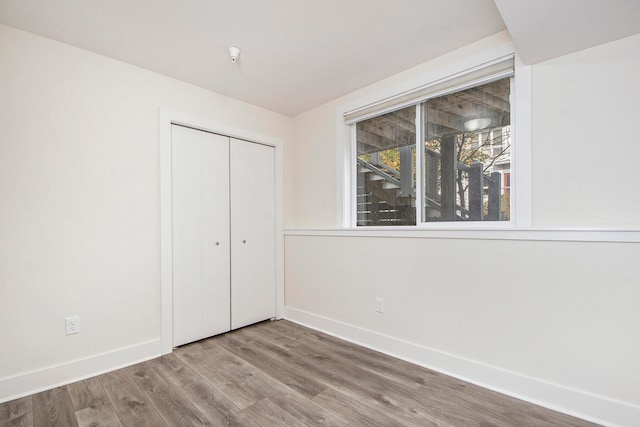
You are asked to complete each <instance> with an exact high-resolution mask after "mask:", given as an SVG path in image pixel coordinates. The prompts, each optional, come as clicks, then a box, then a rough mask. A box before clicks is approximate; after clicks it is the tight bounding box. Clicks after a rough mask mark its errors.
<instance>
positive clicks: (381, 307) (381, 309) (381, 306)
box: [376, 298, 384, 313]
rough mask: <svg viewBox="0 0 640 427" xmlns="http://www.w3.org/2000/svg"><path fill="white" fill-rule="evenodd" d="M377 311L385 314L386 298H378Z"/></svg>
mask: <svg viewBox="0 0 640 427" xmlns="http://www.w3.org/2000/svg"><path fill="white" fill-rule="evenodd" d="M376 311H377V312H378V313H384V298H376Z"/></svg>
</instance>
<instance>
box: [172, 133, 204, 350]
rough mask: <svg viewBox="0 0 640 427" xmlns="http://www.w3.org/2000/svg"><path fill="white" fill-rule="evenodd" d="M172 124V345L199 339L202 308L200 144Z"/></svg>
mask: <svg viewBox="0 0 640 427" xmlns="http://www.w3.org/2000/svg"><path fill="white" fill-rule="evenodd" d="M185 135H186V136H188V134H186V133H185V129H184V128H180V127H176V126H172V131H171V137H172V147H171V155H172V158H171V161H172V176H171V187H172V188H171V192H172V202H173V212H172V221H173V224H172V226H173V345H174V346H177V345H181V344H184V343H187V342H191V341H195V340H198V339H199V336H200V334H201V324H202V312H201V310H193V309H192V307H194V306H197V307H200V304H201V302H200V300H201V283H202V239H201V235H202V201H201V198H200V193H201V174H202V168H201V164H200V157H201V151H202V150H201V146H202V144H201V143H200V141H198V140H197V139H193V138H185Z"/></svg>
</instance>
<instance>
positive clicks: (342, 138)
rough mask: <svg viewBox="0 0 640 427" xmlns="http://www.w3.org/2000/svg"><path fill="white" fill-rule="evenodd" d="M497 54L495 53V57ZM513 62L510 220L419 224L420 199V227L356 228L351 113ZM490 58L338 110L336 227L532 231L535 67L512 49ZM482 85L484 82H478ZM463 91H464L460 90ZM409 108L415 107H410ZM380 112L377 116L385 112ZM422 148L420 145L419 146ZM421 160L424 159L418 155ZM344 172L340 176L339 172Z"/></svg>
mask: <svg viewBox="0 0 640 427" xmlns="http://www.w3.org/2000/svg"><path fill="white" fill-rule="evenodd" d="M494 54H495V53H494ZM509 55H511V56H513V58H514V74H513V76H512V77H511V95H510V98H511V130H512V136H511V137H512V138H513V145H512V149H511V177H510V179H511V193H510V194H511V206H510V210H511V215H510V220H509V221H468V222H467V221H464V222H462V221H460V222H455V221H454V222H421V221H422V206H421V205H422V200H420V199H421V198H420V199H417V200H416V218H417V221H418V222H417V225H412V226H386V227H385V226H382V227H381V226H357V225H356V216H357V213H356V200H355V198H356V189H355V186H356V168H355V161H354V159H355V158H356V144H355V138H356V136H355V125H354V124H345V122H344V116H345V114H347V113H348V112H350V111H354V110H357V109H364V108H367V107H368V106H371V105H375V104H376V103H383V102H384V100H386V99H389V98H392V97H394V96H397V95H399V94H402V93H406V92H410V91H412V90H416V89H418V88H420V87H421V86H425V85H429V84H430V83H432V82H435V81H438V80H443V79H446V78H447V77H448V76H454V75H457V74H461V73H464V72H465V70H468V69H470V68H475V67H477V66H478V65H479V64H483V63H487V62H493V61H497V60H499V59H500V58H503V57H506V56H509ZM485 59H486V60H484V61H483V60H480V61H478V60H477V58H476V61H477V62H475V63H473V62H471V61H460V62H459V63H457V64H454V65H452V66H451V67H447V69H442V70H439V72H433V73H429V74H427V75H424V76H422V77H421V78H420V79H418V80H415V81H413V82H407V83H405V84H398V85H396V86H392V87H391V88H389V89H387V90H385V91H380V92H377V93H374V94H372V95H370V96H368V97H366V98H362V99H360V100H357V101H354V102H351V103H348V104H344V105H342V106H340V107H339V108H338V109H337V110H336V126H337V127H338V129H340V128H343V129H344V132H338V150H337V157H338V158H337V160H338V162H337V164H338V165H343V169H342V170H341V171H340V170H339V171H338V172H339V175H342V176H339V179H338V186H339V188H338V192H337V194H339V195H340V197H339V200H338V223H339V224H341V225H342V228H346V229H358V230H407V229H409V230H411V229H417V230H429V229H434V230H435V229H440V230H504V229H526V228H530V227H531V67H530V66H525V65H524V64H523V63H522V61H521V60H520V58H519V57H518V55H517V54H515V53H514V52H512V51H508V52H505V54H504V55H499V56H485ZM480 84H481V83H480ZM460 90H461V89H460ZM410 105H411V104H410ZM417 108H418V107H417V106H416V132H417V134H418V135H417V140H421V138H418V137H420V135H419V133H420V132H421V129H420V123H419V120H420V118H419V117H418V114H417ZM384 113H385V111H383V110H381V111H380V112H379V113H376V114H374V115H379V114H384ZM418 145H420V144H418ZM418 158H420V157H418ZM422 167H423V166H422V162H418V164H416V176H419V177H421V176H422ZM340 172H341V173H340ZM421 187H422V179H418V180H417V182H416V194H422V191H421V190H422V188H421Z"/></svg>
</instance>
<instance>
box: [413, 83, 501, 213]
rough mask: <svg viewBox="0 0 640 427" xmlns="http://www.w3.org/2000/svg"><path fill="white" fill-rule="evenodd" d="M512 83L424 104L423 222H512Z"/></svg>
mask: <svg viewBox="0 0 640 427" xmlns="http://www.w3.org/2000/svg"><path fill="white" fill-rule="evenodd" d="M509 93H510V79H509V78H506V79H502V80H498V81H495V82H492V83H488V84H485V85H482V86H477V87H474V88H471V89H467V90H463V91H460V92H455V93H452V94H449V95H444V96H441V97H438V98H433V99H430V100H428V101H426V102H424V103H423V104H422V105H423V108H422V111H423V120H422V125H423V129H424V135H425V142H424V159H423V162H424V163H423V165H424V171H425V172H424V194H425V198H424V209H423V218H422V219H423V221H427V222H430V221H508V220H509V215H510V214H509V213H510V200H509V199H510V198H509V191H510V176H511V175H510V174H511V132H510V124H511V122H510V120H511V113H510V103H509Z"/></svg>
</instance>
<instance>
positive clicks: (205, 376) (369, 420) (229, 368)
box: [0, 320, 594, 427]
mask: <svg viewBox="0 0 640 427" xmlns="http://www.w3.org/2000/svg"><path fill="white" fill-rule="evenodd" d="M54 425H55V426H65V427H67V426H76V425H79V426H136V427H138V426H153V427H159V426H190V425H210V426H224V425H237V426H317V425H322V426H592V425H594V424H590V423H587V422H585V421H582V420H579V419H576V418H572V417H569V416H567V415H563V414H560V413H557V412H553V411H550V410H548V409H543V408H540V407H538V406H535V405H532V404H529V403H525V402H522V401H520V400H517V399H513V398H510V397H506V396H503V395H501V394H498V393H495V392H492V391H488V390H485V389H483V388H480V387H477V386H474V385H471V384H468V383H465V382H463V381H459V380H456V379H452V378H450V377H447V376H445V375H442V374H438V373H436V372H433V371H430V370H428V369H423V368H420V367H417V366H415V365H412V364H410V363H407V362H403V361H400V360H398V359H394V358H392V357H389V356H385V355H383V354H380V353H377V352H375V351H372V350H368V349H365V348H362V347H359V346H356V345H354V344H350V343H347V342H344V341H341V340H339V339H336V338H333V337H330V336H327V335H325V334H322V333H319V332H316V331H313V330H310V329H307V328H304V327H302V326H299V325H296V324H294V323H291V322H288V321H284V320H283V321H277V322H265V323H260V324H257V325H253V326H250V327H248V328H244V329H241V330H238V331H235V332H231V333H228V334H224V335H220V336H217V337H213V338H209V339H207V340H203V341H200V342H197V343H193V344H189V345H186V346H183V347H180V348H178V349H176V350H175V351H174V352H173V354H170V355H166V356H163V357H160V358H158V359H154V360H151V361H148V362H145V363H141V364H138V365H134V366H131V367H128V368H124V369H120V370H118V371H114V372H111V373H108V374H104V375H100V376H98V377H94V378H91V379H88V380H84V381H80V382H77V383H74V384H70V385H67V386H64V387H59V388H56V389H53V390H49V391H45V392H42V393H38V394H35V395H32V396H28V397H25V398H22V399H18V400H14V401H12V402H7V403H4V404H0V426H54Z"/></svg>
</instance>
